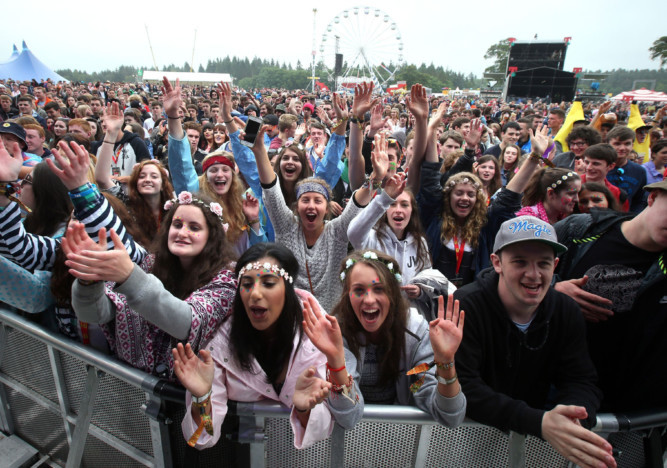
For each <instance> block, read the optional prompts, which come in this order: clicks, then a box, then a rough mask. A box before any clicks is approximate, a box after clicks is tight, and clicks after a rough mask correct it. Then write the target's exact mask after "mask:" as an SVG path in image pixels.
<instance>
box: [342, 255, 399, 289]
mask: <svg viewBox="0 0 667 468" xmlns="http://www.w3.org/2000/svg"><path fill="white" fill-rule="evenodd" d="M361 256H362V257H363V258H364V259H366V260H374V261H376V262H380V263H382V264H383V265H385V266H386V267H387V269H388V270H389V271H390V272H391V274H393V275H394V278H396V281H398V282H399V283H400V282H401V280H402V279H403V277H402V276H401V274H400V273H399V272H398V271H397V270H394V262H388V261H386V260H384V259H382V258H379V257H378V256H377V254H376V253H375V252H372V251H370V250H367V251H366V252H364V253H363V254H362V255H361ZM355 263H357V261H356V260H353V259H351V258H348V259H347V261H346V262H345V270H344V271H342V272H341V273H340V280H341V281H345V277H346V274H345V272H346V271H348V270H349V269H350V268H352V267H353V266H354V264H355Z"/></svg>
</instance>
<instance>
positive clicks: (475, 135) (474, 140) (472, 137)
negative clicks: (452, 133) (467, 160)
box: [464, 119, 484, 149]
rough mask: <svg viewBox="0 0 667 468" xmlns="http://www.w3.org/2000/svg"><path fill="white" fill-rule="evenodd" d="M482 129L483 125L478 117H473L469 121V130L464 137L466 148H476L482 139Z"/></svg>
mask: <svg viewBox="0 0 667 468" xmlns="http://www.w3.org/2000/svg"><path fill="white" fill-rule="evenodd" d="M483 129H484V125H482V121H481V120H480V119H473V120H472V121H471V122H470V131H469V132H468V134H467V135H466V136H465V137H464V139H465V141H466V147H467V148H469V149H475V148H477V145H479V142H480V141H481V140H482V130H483Z"/></svg>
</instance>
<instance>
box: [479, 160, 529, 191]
mask: <svg viewBox="0 0 667 468" xmlns="http://www.w3.org/2000/svg"><path fill="white" fill-rule="evenodd" d="M519 154H521V152H520V151H519ZM518 159H519V158H517V160H518ZM489 161H491V162H492V163H493V165H494V167H495V171H494V173H493V179H491V181H490V182H489V187H488V189H486V194H487V196H489V197H491V195H493V194H494V193H496V191H497V190H498V189H499V188H501V187H502V186H503V183H502V182H501V179H500V163H499V162H498V160H497V159H496V157H495V156H494V155H492V154H485V155H484V156H482V157H481V158H479V159H478V160H477V164H478V166H477V169H479V166H481V165H482V164H484V163H486V162H489ZM477 174H478V172H477V171H475V175H477ZM477 177H479V175H478V176H477ZM480 180H481V179H480Z"/></svg>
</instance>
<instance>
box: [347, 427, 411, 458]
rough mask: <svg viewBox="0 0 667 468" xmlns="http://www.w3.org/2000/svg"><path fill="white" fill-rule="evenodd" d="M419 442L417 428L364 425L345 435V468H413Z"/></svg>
mask: <svg viewBox="0 0 667 468" xmlns="http://www.w3.org/2000/svg"><path fill="white" fill-rule="evenodd" d="M418 438H419V426H418V425H414V424H390V423H377V422H364V421H361V422H359V423H358V424H357V425H356V426H355V427H354V429H352V430H349V431H345V466H350V467H352V466H354V467H357V466H358V467H375V466H392V467H403V466H405V467H410V466H413V465H414V457H415V451H416V450H417V441H418Z"/></svg>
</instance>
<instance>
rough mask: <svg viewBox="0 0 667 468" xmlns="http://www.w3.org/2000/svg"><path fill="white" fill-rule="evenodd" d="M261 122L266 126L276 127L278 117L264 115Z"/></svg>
mask: <svg viewBox="0 0 667 468" xmlns="http://www.w3.org/2000/svg"><path fill="white" fill-rule="evenodd" d="M262 120H264V123H265V124H266V125H278V116H277V115H275V114H266V115H265V116H264V118H263V119H262Z"/></svg>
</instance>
